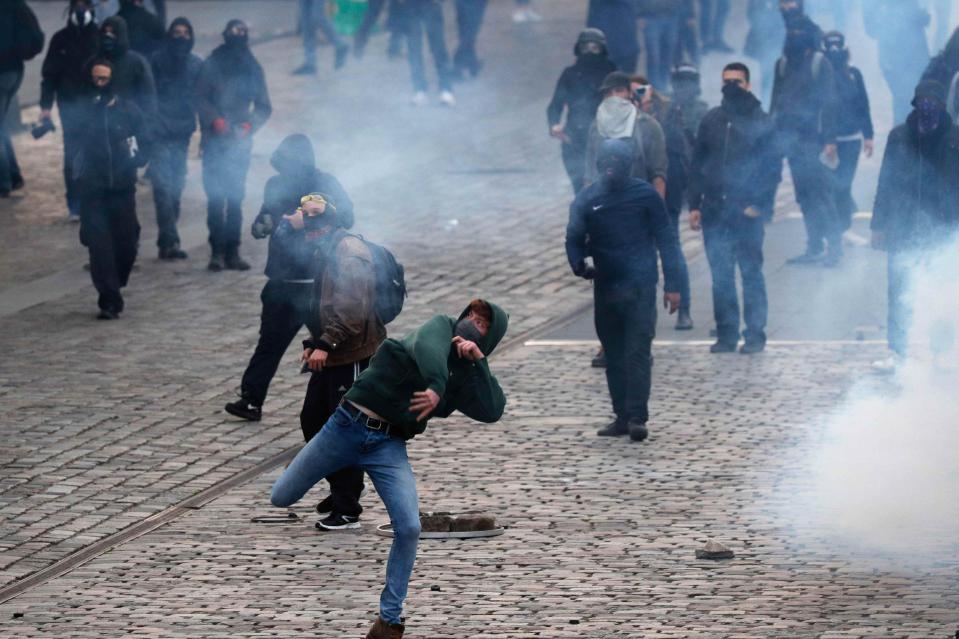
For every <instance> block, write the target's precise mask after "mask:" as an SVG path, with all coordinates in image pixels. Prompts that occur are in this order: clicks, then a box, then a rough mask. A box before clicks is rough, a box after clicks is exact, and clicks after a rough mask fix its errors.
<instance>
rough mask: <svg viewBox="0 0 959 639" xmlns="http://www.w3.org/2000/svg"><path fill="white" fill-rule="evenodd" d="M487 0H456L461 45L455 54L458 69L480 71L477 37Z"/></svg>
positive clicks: (457, 25) (455, 65)
mask: <svg viewBox="0 0 959 639" xmlns="http://www.w3.org/2000/svg"><path fill="white" fill-rule="evenodd" d="M486 1H487V0H456V28H457V32H458V33H459V45H458V46H457V48H456V53H455V54H453V66H454V67H455V68H456V69H457V70H458V71H469V72H470V73H473V74H476V73H478V72H479V67H480V61H479V58H478V57H477V56H476V39H477V37H479V32H480V28H481V27H482V26H483V16H484V15H485V14H486Z"/></svg>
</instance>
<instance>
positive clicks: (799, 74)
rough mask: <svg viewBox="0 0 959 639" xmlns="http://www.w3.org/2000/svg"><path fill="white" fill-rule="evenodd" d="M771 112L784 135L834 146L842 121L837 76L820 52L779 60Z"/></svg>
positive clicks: (811, 51)
mask: <svg viewBox="0 0 959 639" xmlns="http://www.w3.org/2000/svg"><path fill="white" fill-rule="evenodd" d="M769 112H770V113H771V114H772V116H773V119H775V121H776V125H777V126H778V127H779V129H780V130H782V131H789V132H793V133H796V134H798V135H799V136H801V137H803V138H806V139H810V140H814V141H815V142H816V143H817V144H834V143H835V141H836V131H837V125H838V119H839V116H838V102H837V98H836V80H835V72H834V71H833V68H832V65H831V64H830V63H829V60H827V59H826V56H825V55H824V54H823V53H822V52H821V51H819V50H818V49H811V50H808V51H806V53H805V54H804V55H803V57H802V58H797V59H790V58H788V57H786V56H783V57H782V58H780V59H779V61H778V62H777V63H776V76H775V79H774V80H773V93H772V102H771V105H770V109H769Z"/></svg>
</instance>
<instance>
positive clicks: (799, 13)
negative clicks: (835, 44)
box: [779, 0, 822, 49]
mask: <svg viewBox="0 0 959 639" xmlns="http://www.w3.org/2000/svg"><path fill="white" fill-rule="evenodd" d="M779 13H780V15H781V16H782V19H783V24H784V25H785V27H786V30H787V31H788V30H797V29H801V30H804V31H809V32H810V33H811V34H812V36H811V37H812V41H813V47H814V48H816V49H819V48H820V45H821V44H822V29H821V28H819V25H818V24H816V23H815V22H813V19H812V18H810V17H809V15H808V14H807V13H806V2H805V0H779ZM781 45H782V42H781V41H780V46H781Z"/></svg>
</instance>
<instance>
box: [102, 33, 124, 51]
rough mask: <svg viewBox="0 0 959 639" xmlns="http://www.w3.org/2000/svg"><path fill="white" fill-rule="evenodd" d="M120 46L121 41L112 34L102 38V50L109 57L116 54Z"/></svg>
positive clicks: (104, 35)
mask: <svg viewBox="0 0 959 639" xmlns="http://www.w3.org/2000/svg"><path fill="white" fill-rule="evenodd" d="M119 46H120V40H119V38H117V37H116V36H115V35H113V34H112V33H110V34H103V35H101V36H100V48H101V49H102V50H103V52H104V53H106V54H107V55H111V54H113V53H116V51H117V49H118V48H119Z"/></svg>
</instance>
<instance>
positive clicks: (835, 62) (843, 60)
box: [826, 49, 849, 69]
mask: <svg viewBox="0 0 959 639" xmlns="http://www.w3.org/2000/svg"><path fill="white" fill-rule="evenodd" d="M826 59H827V60H829V64H831V65H832V67H833V68H834V69H844V68H845V67H846V65H847V64H849V51H848V50H847V49H827V50H826Z"/></svg>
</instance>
